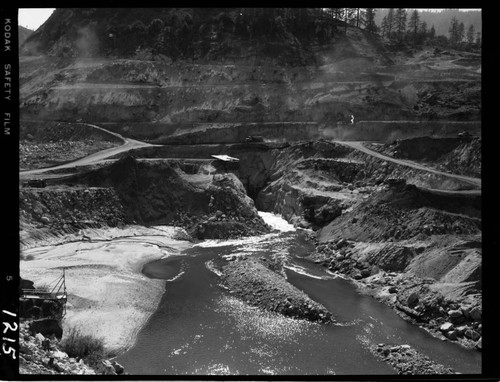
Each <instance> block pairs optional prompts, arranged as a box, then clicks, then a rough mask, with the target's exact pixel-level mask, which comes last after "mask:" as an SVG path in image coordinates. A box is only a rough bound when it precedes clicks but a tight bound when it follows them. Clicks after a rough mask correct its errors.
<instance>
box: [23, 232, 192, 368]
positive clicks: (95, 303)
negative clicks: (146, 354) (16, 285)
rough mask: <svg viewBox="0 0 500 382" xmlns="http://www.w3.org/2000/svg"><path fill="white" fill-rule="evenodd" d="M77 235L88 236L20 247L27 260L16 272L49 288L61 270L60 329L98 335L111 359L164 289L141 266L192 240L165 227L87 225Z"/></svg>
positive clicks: (146, 317) (128, 341)
mask: <svg viewBox="0 0 500 382" xmlns="http://www.w3.org/2000/svg"><path fill="white" fill-rule="evenodd" d="M82 234H83V235H86V236H89V237H90V238H91V240H90V241H72V242H67V241H66V242H63V243H56V242H54V243H51V245H44V246H43V247H32V248H30V249H26V250H24V251H22V254H23V255H24V258H25V259H26V258H29V259H30V260H24V261H21V262H20V270H21V276H22V277H23V278H26V279H28V280H31V281H33V282H34V283H35V287H40V286H44V285H45V286H50V283H51V282H52V281H53V280H54V279H57V278H58V277H60V275H61V272H62V268H65V269H66V286H67V291H68V303H67V313H66V316H65V317H64V318H63V320H62V327H63V331H64V332H67V331H68V329H69V328H72V327H74V328H78V329H79V330H80V331H81V333H82V334H84V335H87V334H88V335H92V336H93V337H97V338H101V339H102V340H103V341H104V345H105V348H106V350H107V351H108V352H109V353H110V354H111V357H112V358H113V357H116V356H117V355H119V354H121V353H123V352H125V351H127V350H128V349H129V348H130V347H132V346H133V345H134V343H135V341H136V339H137V335H138V333H139V332H140V330H141V329H142V328H143V327H144V325H145V324H146V323H147V321H148V320H149V318H150V317H151V315H152V314H153V313H154V312H155V311H156V309H157V307H158V304H159V303H160V301H161V298H162V296H163V294H164V293H165V286H166V281H165V280H160V279H150V278H148V277H146V276H145V275H143V274H142V269H143V267H144V265H145V264H147V263H149V262H151V261H156V260H160V259H162V258H166V257H168V256H172V255H178V254H179V253H180V252H181V251H182V250H184V249H186V248H189V247H190V246H192V243H190V242H188V241H185V240H179V239H177V237H178V235H179V229H178V228H174V227H168V226H165V227H149V228H146V227H139V226H127V227H124V228H122V229H117V228H110V229H109V228H108V229H106V228H101V229H88V230H83V232H82ZM92 240H97V241H92ZM63 338H64V334H63Z"/></svg>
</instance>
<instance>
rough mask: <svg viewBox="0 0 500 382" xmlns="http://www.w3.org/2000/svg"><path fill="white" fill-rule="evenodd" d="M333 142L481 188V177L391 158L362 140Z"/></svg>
mask: <svg viewBox="0 0 500 382" xmlns="http://www.w3.org/2000/svg"><path fill="white" fill-rule="evenodd" d="M335 142H336V143H340V144H342V145H345V146H349V147H351V148H353V149H356V150H359V151H362V152H363V153H365V154H368V155H372V156H374V157H377V158H380V159H382V160H385V161H389V162H394V163H397V164H400V165H403V166H408V167H412V168H415V169H417V170H423V171H427V172H432V173H434V174H437V175H442V176H446V177H449V178H454V179H458V180H461V181H464V182H467V183H469V184H472V185H474V186H476V187H479V189H481V179H478V178H472V177H469V176H463V175H456V174H450V173H447V172H442V171H438V170H434V169H432V168H429V167H425V166H422V165H420V164H417V163H414V162H411V161H407V160H402V159H396V158H392V157H389V156H387V155H383V154H381V153H379V152H376V151H373V150H370V149H369V148H367V147H365V146H364V145H363V142H354V141H335ZM479 192H480V191H479Z"/></svg>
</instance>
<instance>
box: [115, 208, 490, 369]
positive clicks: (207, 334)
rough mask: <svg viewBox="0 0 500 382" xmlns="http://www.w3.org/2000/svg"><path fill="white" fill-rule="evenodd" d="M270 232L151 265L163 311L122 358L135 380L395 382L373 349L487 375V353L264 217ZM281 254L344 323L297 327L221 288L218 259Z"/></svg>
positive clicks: (301, 284) (292, 275)
mask: <svg viewBox="0 0 500 382" xmlns="http://www.w3.org/2000/svg"><path fill="white" fill-rule="evenodd" d="M261 215H262V216H263V217H264V219H265V220H266V221H267V222H268V223H270V224H271V225H273V226H274V227H275V228H276V230H275V231H274V232H273V233H272V234H268V235H263V236H260V237H251V238H246V239H242V240H230V241H225V242H219V241H211V240H208V241H205V242H202V243H200V244H198V245H195V246H194V247H193V248H190V249H188V250H185V251H184V252H183V254H182V256H175V257H169V258H166V259H163V260H158V261H154V262H152V263H149V264H147V265H146V266H145V267H144V269H143V273H144V274H145V275H146V276H148V277H151V278H159V279H164V280H166V290H165V293H164V295H163V297H162V299H161V302H160V304H159V306H158V309H157V311H156V312H155V313H154V314H153V315H152V316H151V318H150V319H149V321H148V322H147V324H146V325H145V326H144V327H143V328H142V330H141V331H140V333H139V335H138V338H137V341H136V343H135V345H134V346H133V347H132V348H131V349H129V350H128V351H127V352H126V353H124V354H123V355H121V356H119V357H118V358H117V361H118V362H119V363H121V364H122V365H123V366H124V367H125V370H127V372H128V373H130V374H136V375H393V374H396V372H395V371H394V369H392V368H391V367H390V366H389V365H387V364H385V363H384V362H382V361H381V360H380V359H378V358H376V357H375V356H374V355H373V354H372V353H371V352H370V351H369V350H368V345H370V344H377V343H386V344H394V345H401V344H408V345H411V346H412V347H414V348H415V349H416V350H418V351H420V352H422V353H423V354H425V355H427V356H428V357H429V358H430V359H432V360H434V361H436V362H438V363H441V364H443V365H444V366H446V367H451V368H453V369H454V370H456V371H458V372H461V373H466V374H476V373H480V372H481V354H480V353H479V352H477V351H475V350H467V349H464V348H462V347H460V346H457V345H455V344H452V343H449V342H445V341H441V340H439V339H436V338H434V337H432V336H431V335H430V334H429V333H427V332H426V331H425V330H423V329H421V328H419V327H416V326H414V325H411V324H409V323H408V322H406V321H404V320H403V319H402V318H400V317H399V316H398V315H397V314H396V313H395V312H394V311H393V310H392V309H391V308H389V307H387V306H385V305H384V304H382V303H380V302H378V301H377V300H375V299H374V298H372V297H369V296H366V295H362V294H360V293H359V292H358V291H357V289H356V286H355V284H354V283H352V282H351V281H349V280H345V279H343V278H340V277H336V276H334V275H332V274H330V273H329V272H328V271H327V270H326V269H325V268H324V267H321V266H319V265H316V264H314V263H313V262H310V261H308V260H307V259H305V258H304V257H305V256H306V255H307V254H308V253H310V252H311V251H312V250H313V246H312V245H311V244H310V243H309V242H307V241H306V240H305V234H304V232H303V231H300V230H299V231H296V230H295V229H293V227H291V226H290V225H289V224H288V223H286V222H285V221H284V220H282V219H281V218H279V217H277V216H274V215H271V214H265V213H261ZM227 255H231V256H239V255H245V256H248V255H251V256H259V257H260V256H266V257H267V256H271V255H272V256H283V257H284V258H285V259H286V260H287V262H288V266H287V268H286V276H287V279H288V281H289V282H290V283H292V284H293V285H295V286H296V287H297V288H299V289H301V290H303V291H304V292H305V293H307V294H308V295H309V296H310V297H311V298H312V299H314V300H316V301H318V302H320V303H321V304H323V305H324V306H326V307H327V308H328V309H329V310H330V311H331V312H332V313H333V315H334V316H335V318H336V321H337V322H338V324H330V325H325V324H318V323H311V322H308V321H304V320H294V319H291V318H287V317H283V316H280V315H278V314H275V313H270V312H264V311H262V310H260V309H257V308H254V307H251V306H249V305H247V304H246V303H244V302H242V301H240V300H238V299H237V298H235V297H234V296H232V294H231V293H229V291H227V290H225V289H224V288H221V287H220V286H219V285H218V277H217V275H216V274H215V273H214V272H213V271H212V270H211V267H210V266H209V265H210V260H212V259H214V258H215V257H217V256H227Z"/></svg>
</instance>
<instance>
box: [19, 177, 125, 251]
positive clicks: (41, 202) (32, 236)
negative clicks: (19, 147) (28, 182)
mask: <svg viewBox="0 0 500 382" xmlns="http://www.w3.org/2000/svg"><path fill="white" fill-rule="evenodd" d="M19 213H20V228H21V231H20V235H21V246H22V247H25V248H26V247H30V246H32V245H35V244H42V243H43V242H44V241H46V240H51V239H53V238H55V237H58V236H63V235H65V234H72V233H76V232H78V231H79V230H80V229H82V228H86V227H103V226H104V227H106V226H112V227H113V226H119V225H121V224H124V223H125V210H124V208H123V205H122V203H121V201H120V199H119V197H118V195H117V193H116V192H115V190H113V189H111V188H102V187H91V188H84V187H57V186H56V187H47V188H31V187H27V188H22V189H20V193H19Z"/></svg>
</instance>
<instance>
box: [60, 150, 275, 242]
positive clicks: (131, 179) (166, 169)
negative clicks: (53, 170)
mask: <svg viewBox="0 0 500 382" xmlns="http://www.w3.org/2000/svg"><path fill="white" fill-rule="evenodd" d="M183 175H185V173H184V172H183V171H182V170H180V169H177V170H176V169H175V168H173V167H172V166H171V165H170V164H168V163H165V162H162V161H160V162H155V161H151V162H148V161H138V160H136V159H134V158H133V157H125V158H124V159H121V160H119V161H116V162H114V163H112V164H110V165H107V166H104V167H102V168H98V169H96V170H90V171H85V172H83V173H80V174H76V175H73V176H70V177H67V178H64V179H63V180H61V181H54V182H61V183H62V184H68V183H70V184H76V185H85V186H86V187H100V188H105V189H110V190H113V191H114V192H116V194H117V195H118V197H119V199H120V202H121V204H122V205H123V210H124V214H125V219H126V221H127V222H128V223H139V224H143V225H158V224H167V225H180V226H183V227H185V228H187V229H188V230H190V231H191V232H192V233H193V235H194V236H196V237H198V238H229V237H237V236H247V235H255V234H262V233H265V232H268V231H269V227H268V226H267V225H266V224H265V223H264V221H263V220H262V218H261V217H260V216H259V215H258V214H257V210H256V209H255V206H254V202H253V200H252V199H250V198H249V197H248V196H247V195H246V193H245V189H244V188H243V186H242V185H241V183H240V182H239V180H238V179H237V178H236V177H234V176H231V174H226V175H223V174H216V175H205V176H198V177H196V179H189V177H186V176H183Z"/></svg>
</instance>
